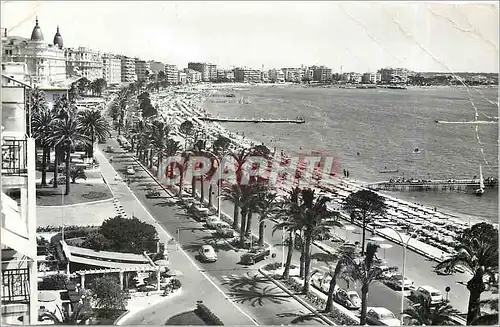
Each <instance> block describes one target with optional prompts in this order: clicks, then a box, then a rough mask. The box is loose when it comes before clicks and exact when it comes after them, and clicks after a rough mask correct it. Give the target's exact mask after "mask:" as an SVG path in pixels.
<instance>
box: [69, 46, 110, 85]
mask: <svg viewBox="0 0 500 327" xmlns="http://www.w3.org/2000/svg"><path fill="white" fill-rule="evenodd" d="M103 67H104V65H103V59H102V56H101V53H100V52H99V51H95V50H92V49H89V48H86V47H78V48H75V49H73V48H67V49H66V73H67V75H68V76H81V77H85V78H87V79H89V80H90V81H94V80H96V79H98V78H103Z"/></svg>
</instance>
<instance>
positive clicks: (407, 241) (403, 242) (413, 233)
mask: <svg viewBox="0 0 500 327" xmlns="http://www.w3.org/2000/svg"><path fill="white" fill-rule="evenodd" d="M423 226H424V225H420V226H419V227H418V228H417V229H415V230H414V231H413V232H412V233H411V234H410V235H408V240H406V242H405V241H404V240H403V236H401V234H400V233H399V232H398V231H397V230H395V229H394V228H392V227H390V226H385V228H388V229H391V230H393V231H394V232H395V233H396V235H398V237H399V240H400V241H401V246H402V247H403V277H402V278H403V279H402V280H401V316H400V319H401V326H403V324H404V317H403V311H404V308H405V277H406V276H405V275H406V248H407V247H408V244H409V243H410V240H411V239H412V238H413V236H414V235H415V234H416V233H417V232H418V231H419V230H420V229H421V228H422V227H423Z"/></svg>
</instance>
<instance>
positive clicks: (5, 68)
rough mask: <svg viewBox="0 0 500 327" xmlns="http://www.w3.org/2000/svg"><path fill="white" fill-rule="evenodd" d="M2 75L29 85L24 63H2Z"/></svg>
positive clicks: (26, 68)
mask: <svg viewBox="0 0 500 327" xmlns="http://www.w3.org/2000/svg"><path fill="white" fill-rule="evenodd" d="M2 74H3V75H6V76H9V77H10V78H13V79H15V80H17V81H21V82H26V83H29V72H28V65H27V64H26V63H25V62H3V63H2Z"/></svg>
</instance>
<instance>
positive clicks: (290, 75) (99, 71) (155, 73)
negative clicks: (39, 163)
mask: <svg viewBox="0 0 500 327" xmlns="http://www.w3.org/2000/svg"><path fill="white" fill-rule="evenodd" d="M1 34H2V48H3V52H2V73H4V74H6V75H8V76H10V77H13V78H16V79H17V80H29V82H30V83H34V84H37V85H57V84H61V83H63V84H64V82H65V81H67V80H68V79H72V78H81V77H85V78H87V79H88V80H90V81H93V80H96V79H100V78H102V79H104V80H105V81H106V83H107V84H108V85H117V86H118V85H127V84H129V83H133V82H136V81H145V80H149V79H151V78H158V79H163V80H165V81H166V82H167V83H169V84H185V83H199V82H243V83H285V82H288V83H303V82H307V83H320V84H328V83H347V84H348V83H351V84H360V83H362V84H409V83H411V84H415V83H425V78H426V77H429V76H431V77H432V76H435V74H434V75H432V74H431V75H429V74H427V75H424V74H421V73H415V72H412V71H410V70H408V69H405V68H382V69H379V70H378V71H377V72H365V73H358V72H342V67H341V72H340V73H334V72H333V70H332V69H331V68H329V67H326V66H305V65H302V66H301V67H284V68H281V69H276V68H273V69H269V70H265V69H264V67H261V69H254V68H249V67H233V68H231V69H221V68H220V67H218V66H217V65H215V64H212V63H206V62H189V63H188V65H187V67H186V68H178V67H177V66H176V65H172V64H167V63H162V62H158V61H154V60H143V59H140V58H136V57H130V56H126V55H120V54H112V53H104V52H101V51H97V50H93V49H89V48H87V47H76V48H70V47H65V44H64V41H63V36H62V34H61V30H60V28H59V27H57V29H56V31H55V34H54V38H53V40H52V42H51V43H47V42H46V40H45V39H44V35H43V33H42V28H41V26H40V24H39V21H38V18H37V19H36V21H35V26H34V28H33V31H32V33H31V36H30V38H25V37H20V36H11V35H8V33H7V29H6V28H2V33H1ZM437 78H438V79H439V78H440V75H437ZM459 79H460V77H456V76H453V77H451V79H450V76H445V78H444V79H442V82H453V81H454V82H455V83H457V84H458V83H460V82H461V81H460V80H459ZM469 82H471V83H479V84H489V83H491V82H492V79H491V78H488V77H486V76H482V75H479V76H472V77H471V78H470V79H469Z"/></svg>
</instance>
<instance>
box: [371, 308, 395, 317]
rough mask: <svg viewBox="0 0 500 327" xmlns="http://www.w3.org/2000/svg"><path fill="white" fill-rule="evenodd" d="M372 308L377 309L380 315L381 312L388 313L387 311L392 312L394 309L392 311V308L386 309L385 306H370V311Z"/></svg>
mask: <svg viewBox="0 0 500 327" xmlns="http://www.w3.org/2000/svg"><path fill="white" fill-rule="evenodd" d="M370 310H373V311H375V312H376V313H378V314H379V315H380V314H386V313H392V311H391V310H389V309H386V308H384V307H369V308H368V311H370Z"/></svg>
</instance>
